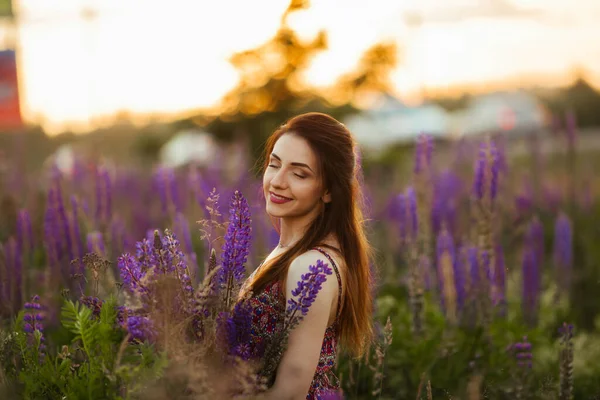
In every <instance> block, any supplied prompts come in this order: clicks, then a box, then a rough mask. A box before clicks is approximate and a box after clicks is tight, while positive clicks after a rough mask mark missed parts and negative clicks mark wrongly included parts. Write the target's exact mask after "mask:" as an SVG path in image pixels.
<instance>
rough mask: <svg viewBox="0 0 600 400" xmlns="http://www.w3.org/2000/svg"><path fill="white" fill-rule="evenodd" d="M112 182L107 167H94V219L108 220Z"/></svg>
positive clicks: (99, 220)
mask: <svg viewBox="0 0 600 400" xmlns="http://www.w3.org/2000/svg"><path fill="white" fill-rule="evenodd" d="M111 198H112V183H111V180H110V173H109V172H108V169H106V168H105V167H102V166H97V167H96V221H98V222H108V220H109V219H110V214H111V211H112V210H111V208H112V204H111V203H112V200H111Z"/></svg>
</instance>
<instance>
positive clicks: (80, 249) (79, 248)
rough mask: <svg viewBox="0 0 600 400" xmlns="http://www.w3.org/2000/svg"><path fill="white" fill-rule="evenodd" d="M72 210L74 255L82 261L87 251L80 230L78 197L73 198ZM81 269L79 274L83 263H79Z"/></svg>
mask: <svg viewBox="0 0 600 400" xmlns="http://www.w3.org/2000/svg"><path fill="white" fill-rule="evenodd" d="M71 209H72V211H73V214H72V216H73V218H72V220H71V222H72V225H73V241H74V243H75V251H74V252H73V254H74V255H75V257H77V258H79V259H80V260H81V258H82V257H83V255H84V253H85V249H84V246H83V238H82V237H81V230H80V229H79V201H78V200H77V196H75V195H73V196H71ZM79 268H80V271H79V272H82V270H83V262H80V263H79Z"/></svg>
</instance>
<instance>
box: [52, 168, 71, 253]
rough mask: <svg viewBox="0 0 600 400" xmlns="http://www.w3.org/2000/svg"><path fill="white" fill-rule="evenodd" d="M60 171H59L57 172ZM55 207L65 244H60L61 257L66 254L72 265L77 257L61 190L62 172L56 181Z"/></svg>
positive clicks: (58, 173) (58, 174)
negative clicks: (74, 253) (74, 254)
mask: <svg viewBox="0 0 600 400" xmlns="http://www.w3.org/2000/svg"><path fill="white" fill-rule="evenodd" d="M57 171H58V170H57ZM54 188H55V191H54V206H55V207H56V217H57V221H56V223H58V226H59V228H58V229H59V231H60V234H61V237H62V238H64V243H60V244H61V245H62V246H61V250H62V252H61V256H62V255H63V254H65V253H66V255H67V263H70V262H71V261H72V260H73V259H74V258H75V257H74V256H73V241H72V238H71V229H70V224H69V218H68V216H67V211H66V209H65V203H64V200H63V194H62V189H61V181H60V172H57V177H56V178H55V180H54Z"/></svg>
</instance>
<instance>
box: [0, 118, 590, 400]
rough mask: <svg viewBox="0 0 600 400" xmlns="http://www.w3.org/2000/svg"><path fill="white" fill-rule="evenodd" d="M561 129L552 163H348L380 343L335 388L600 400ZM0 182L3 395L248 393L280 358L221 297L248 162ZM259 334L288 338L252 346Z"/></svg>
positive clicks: (105, 169)
mask: <svg viewBox="0 0 600 400" xmlns="http://www.w3.org/2000/svg"><path fill="white" fill-rule="evenodd" d="M574 130H575V127H574V126H572V124H571V125H570V126H569V125H567V129H566V130H565V132H564V143H565V146H564V149H565V150H564V152H563V151H558V152H557V153H556V154H553V155H552V156H547V155H544V154H540V153H538V152H536V147H535V146H534V147H533V148H532V150H531V153H530V154H528V155H527V156H525V157H519V158H516V157H512V156H511V154H510V151H508V149H509V148H510V142H509V141H507V140H506V139H505V138H503V137H500V136H497V137H491V138H485V139H483V138H481V139H480V140H473V141H461V142H459V143H452V144H448V143H434V142H433V140H432V139H431V138H430V137H428V136H426V135H422V136H420V137H419V139H418V141H417V143H416V144H415V147H414V151H412V152H410V154H408V153H406V152H399V153H397V154H396V155H397V156H398V162H396V163H394V164H393V165H389V164H388V165H383V164H378V163H377V162H374V161H369V160H366V159H365V161H364V166H365V168H364V179H363V180H362V185H363V188H364V190H365V193H366V195H367V199H368V201H367V203H368V210H367V215H368V218H369V219H368V221H367V229H368V232H369V236H370V239H371V242H372V244H373V245H374V247H375V250H376V257H375V260H374V263H373V268H374V271H376V274H377V277H378V279H377V287H374V288H373V290H374V291H376V293H377V296H376V304H375V310H376V317H375V318H376V327H377V332H378V335H377V340H376V342H375V343H373V345H372V347H371V349H370V350H369V351H368V353H367V354H366V355H365V357H364V358H362V359H361V360H353V359H350V358H348V357H346V356H344V355H342V356H341V358H340V360H339V367H338V372H337V373H338V376H339V377H340V378H341V381H342V386H343V389H344V398H347V399H368V398H380V399H415V398H416V399H425V398H429V399H431V398H433V399H483V398H488V399H561V400H563V399H573V398H575V399H594V398H600V364H599V363H598V362H597V360H598V359H599V357H600V318H598V315H600V314H599V313H598V311H597V310H598V308H599V307H597V306H596V304H597V303H598V300H597V293H598V289H599V288H600V265H599V264H600V251H599V250H597V249H596V243H595V242H594V241H595V240H598V239H599V238H600V231H599V230H598V227H597V226H596V225H597V224H595V221H597V219H596V218H597V217H600V202H599V201H598V197H597V196H596V195H595V187H596V186H594V185H595V184H596V182H594V181H589V182H587V185H582V184H581V181H582V179H576V178H578V177H580V176H581V174H580V173H579V170H578V168H579V166H581V165H583V164H585V163H586V162H587V161H582V159H581V158H580V157H579V156H578V154H577V152H576V150H575V145H576V137H575V135H574ZM559 134H562V133H559ZM2 185H3V187H2V189H3V190H2V204H1V207H0V212H1V215H2V216H1V219H0V235H1V236H0V239H1V243H2V247H1V250H2V257H0V365H1V367H2V368H0V390H1V391H0V397H1V398H9V399H10V398H27V399H108V398H122V399H137V398H145V399H147V398H150V399H167V398H168V399H196V398H198V399H204V398H207V399H208V398H211V399H213V398H232V397H236V398H238V397H239V398H242V397H243V398H255V397H256V396H255V394H256V392H257V390H258V391H260V390H261V388H263V387H264V386H265V383H267V382H268V380H269V378H270V377H271V376H272V372H273V370H274V368H275V367H276V363H277V358H276V357H272V356H267V357H263V358H264V359H266V360H269V363H267V364H260V363H258V362H256V359H255V356H256V354H249V352H248V347H247V346H246V344H245V341H246V340H247V329H245V327H247V326H248V319H247V313H245V310H244V309H243V307H242V306H240V305H237V306H235V307H233V306H232V305H233V304H234V302H235V300H236V298H237V293H238V291H239V288H240V284H241V282H242V281H243V280H244V279H245V277H246V276H247V275H248V274H249V273H250V272H251V271H252V269H253V268H255V267H256V266H257V265H258V264H259V263H260V260H261V258H262V257H264V256H265V255H266V254H268V252H269V251H270V249H271V248H273V247H274V246H275V245H276V244H277V240H278V238H277V234H276V232H275V230H274V229H273V228H272V227H271V226H270V223H269V220H268V218H267V216H266V214H265V212H264V200H263V199H262V197H261V189H260V183H259V181H258V180H257V179H256V177H255V176H253V175H252V174H251V173H250V172H249V171H248V172H246V171H240V174H239V176H238V177H237V178H236V179H231V177H225V176H223V175H222V174H221V173H220V171H219V170H218V169H217V168H214V169H199V168H196V167H193V166H190V167H188V168H184V169H181V170H169V169H165V168H159V167H157V168H156V169H154V170H153V171H147V170H142V169H136V168H133V167H129V166H127V167H126V166H115V165H113V164H108V163H95V162H91V161H89V160H85V159H79V160H77V162H76V164H75V165H74V168H73V169H72V171H70V172H68V173H65V172H64V171H63V172H61V171H60V170H59V169H58V168H57V167H56V166H54V165H49V166H47V169H45V170H43V171H41V172H40V174H39V175H37V176H22V175H19V173H18V171H16V170H10V169H9V170H8V171H6V172H5V175H4V177H3V180H2ZM330 273H331V270H330V269H329V268H328V267H327V265H316V266H314V268H312V270H311V273H310V274H308V275H307V276H306V281H304V282H299V283H298V285H299V286H298V290H297V291H296V294H297V298H296V299H295V301H292V302H291V303H290V304H289V307H288V315H287V318H286V322H285V323H286V326H287V327H288V328H290V329H291V328H293V326H294V325H295V324H296V323H298V321H299V319H300V318H301V317H302V315H303V313H305V312H306V310H307V309H308V308H309V307H310V304H311V302H312V298H311V297H312V296H313V295H314V292H315V291H318V289H319V287H320V282H322V280H323V279H324V278H325V276H326V275H327V274H330ZM285 332H286V331H284V335H285ZM276 344H281V345H283V346H285V336H283V337H281V338H277V340H276V341H274V343H273V344H272V345H271V346H267V348H266V349H263V350H264V352H266V354H277V351H276V349H275V347H274V346H275V345H276ZM269 352H272V353H269ZM253 396H254V397H253ZM330 398H338V397H335V396H334V395H333V394H332V396H331V397H330Z"/></svg>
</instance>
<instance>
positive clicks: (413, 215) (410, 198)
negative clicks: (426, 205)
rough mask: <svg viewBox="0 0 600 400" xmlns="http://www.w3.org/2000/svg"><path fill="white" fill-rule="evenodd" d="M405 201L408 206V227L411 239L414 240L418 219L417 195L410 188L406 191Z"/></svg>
mask: <svg viewBox="0 0 600 400" xmlns="http://www.w3.org/2000/svg"><path fill="white" fill-rule="evenodd" d="M405 196H406V200H407V203H408V204H407V206H408V226H409V232H410V235H411V238H412V239H413V240H416V238H417V233H418V230H419V217H418V213H417V195H416V192H415V190H414V189H413V188H412V187H409V188H407V189H406V195H405Z"/></svg>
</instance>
